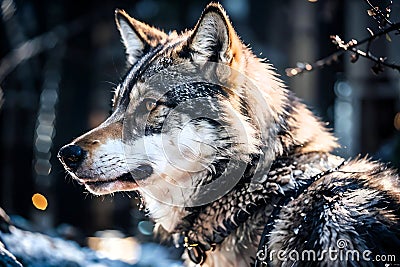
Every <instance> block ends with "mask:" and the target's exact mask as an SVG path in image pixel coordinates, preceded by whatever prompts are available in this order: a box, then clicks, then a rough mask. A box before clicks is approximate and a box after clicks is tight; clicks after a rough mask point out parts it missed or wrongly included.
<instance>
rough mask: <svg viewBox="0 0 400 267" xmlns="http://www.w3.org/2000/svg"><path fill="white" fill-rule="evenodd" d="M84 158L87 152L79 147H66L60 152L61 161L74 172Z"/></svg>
mask: <svg viewBox="0 0 400 267" xmlns="http://www.w3.org/2000/svg"><path fill="white" fill-rule="evenodd" d="M84 157H85V151H84V150H83V149H82V148H81V147H80V146H77V145H66V146H64V147H62V148H61V149H60V151H59V152H58V158H59V159H60V161H61V162H63V163H64V164H65V166H66V167H68V168H69V169H70V170H72V171H74V170H76V169H77V168H78V167H79V164H81V162H82V160H83V158H84Z"/></svg>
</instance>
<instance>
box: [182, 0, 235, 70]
mask: <svg viewBox="0 0 400 267" xmlns="http://www.w3.org/2000/svg"><path fill="white" fill-rule="evenodd" d="M238 43H240V40H239V38H238V37H237V35H236V33H235V30H234V29H233V27H232V25H231V23H230V21H229V18H228V16H227V15H226V13H225V10H224V9H223V8H222V6H221V5H220V4H218V3H211V4H209V5H208V6H207V7H206V8H205V9H204V11H203V13H202V14H201V17H200V19H199V21H198V22H197V24H196V26H195V28H194V30H193V32H192V34H191V36H190V37H189V39H188V45H189V48H190V51H191V52H192V55H194V56H195V57H196V58H199V59H200V60H204V61H208V60H211V61H222V62H224V63H230V62H231V61H232V59H233V57H234V56H235V50H236V47H237V45H238Z"/></svg>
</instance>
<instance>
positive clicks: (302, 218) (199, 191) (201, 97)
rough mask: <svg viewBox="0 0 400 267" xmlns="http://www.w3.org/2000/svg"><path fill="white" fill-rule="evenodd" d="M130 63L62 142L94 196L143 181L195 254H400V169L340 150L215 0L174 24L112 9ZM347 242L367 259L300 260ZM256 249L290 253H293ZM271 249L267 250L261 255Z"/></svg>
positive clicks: (250, 259) (193, 259)
mask: <svg viewBox="0 0 400 267" xmlns="http://www.w3.org/2000/svg"><path fill="white" fill-rule="evenodd" d="M115 14H116V23H117V26H118V30H119V32H120V34H121V38H122V42H123V43H124V45H125V47H126V53H127V62H128V71H127V74H126V75H125V77H124V78H123V80H122V81H121V82H120V83H119V85H118V86H117V88H116V90H115V94H114V99H113V109H112V114H111V115H110V117H109V118H108V119H107V120H106V121H105V122H103V123H102V124H101V125H99V126H98V127H96V128H94V129H93V130H91V131H89V132H88V133H86V134H84V135H82V136H80V137H78V138H76V139H75V140H74V141H73V142H71V143H70V144H68V145H66V146H64V147H63V148H62V149H61V150H60V151H59V155H58V156H59V158H60V160H61V162H62V163H63V165H64V167H65V169H66V170H67V171H68V172H69V173H70V174H71V176H72V177H73V178H74V179H76V180H77V181H79V182H80V183H81V184H83V185H84V186H85V188H86V189H87V190H88V191H89V192H91V193H93V194H95V195H102V194H110V193H113V192H118V191H137V192H138V193H139V194H140V197H141V200H142V202H143V204H144V205H145V207H146V210H147V212H148V214H149V216H150V217H151V219H152V220H154V221H155V223H156V227H155V233H156V235H158V237H159V238H160V239H162V240H165V241H170V242H172V243H175V245H177V246H184V247H185V250H186V251H185V253H184V254H183V258H184V260H185V263H186V264H187V265H188V266H195V265H196V264H197V265H201V266H250V265H251V264H256V265H258V266H263V265H272V266H281V265H282V266H302V265H325V266H328V265H329V266H331V265H332V266H341V265H343V266H345V265H351V266H369V265H370V266H373V265H374V264H376V263H377V262H374V261H372V260H373V259H374V257H375V256H376V255H394V256H396V257H397V263H398V261H399V260H400V253H399V248H400V227H399V226H400V225H399V215H400V205H399V202H400V186H399V179H398V177H397V175H396V174H395V171H393V170H391V169H390V168H388V167H386V166H385V165H383V164H381V163H378V162H374V161H371V160H369V159H366V158H357V159H354V160H347V161H345V160H344V159H342V158H340V157H338V156H335V155H333V154H331V152H332V150H334V149H335V148H337V147H338V144H337V142H336V139H335V138H334V137H333V135H332V134H331V133H330V132H329V130H328V129H327V128H326V127H325V126H324V124H323V123H322V122H321V121H320V120H319V119H318V118H317V117H315V116H314V115H313V114H312V113H311V112H310V110H309V109H308V108H307V107H306V106H305V105H304V104H303V103H302V102H301V101H299V99H298V98H296V97H295V96H294V95H293V94H292V93H291V92H290V91H289V90H287V88H286V87H285V85H284V84H283V83H282V81H281V80H280V79H279V78H278V77H277V74H276V73H275V71H274V68H273V67H272V66H271V65H270V64H269V63H266V62H265V61H264V60H262V59H259V58H257V57H256V56H255V55H254V54H253V53H252V51H251V50H250V48H249V47H248V46H246V45H244V44H243V43H242V41H241V40H240V38H239V37H238V35H237V34H236V32H235V30H234V29H233V27H232V25H231V22H230V21H229V19H228V17H227V15H226V13H225V11H224V10H223V8H222V7H221V6H220V5H219V4H217V3H211V4H209V5H208V6H207V7H206V8H205V10H204V11H203V13H202V15H201V17H200V19H199V21H198V22H197V24H196V25H195V27H194V29H193V30H187V31H185V32H182V33H180V34H178V33H177V32H170V33H168V34H167V33H165V32H163V31H161V30H159V29H156V28H154V27H150V26H148V25H146V24H144V23H142V22H140V21H137V20H135V19H133V18H131V17H130V16H129V15H128V14H127V13H125V12H124V11H122V10H116V13H115ZM340 240H345V246H341V247H340V249H341V250H342V251H343V252H346V251H350V250H352V251H354V250H356V251H359V252H360V255H361V253H362V252H364V251H366V250H368V251H371V253H370V254H368V255H369V259H364V258H360V259H359V260H357V259H351V258H350V259H347V260H343V259H342V260H340V259H336V260H332V259H329V258H327V257H326V258H323V257H322V258H321V259H318V262H315V261H312V260H310V259H293V257H288V255H289V253H290V252H291V251H294V250H295V251H297V252H298V253H301V252H302V251H304V250H308V251H315V253H316V254H317V255H323V253H322V252H323V251H327V250H329V249H334V248H337V247H338V241H340ZM260 249H263V250H264V254H265V253H268V251H283V254H282V255H286V257H275V256H274V255H272V254H271V255H267V257H263V258H262V259H260V257H259V255H260V253H259V252H260ZM264 256H265V255H264Z"/></svg>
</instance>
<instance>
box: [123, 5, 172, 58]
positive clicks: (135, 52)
mask: <svg viewBox="0 0 400 267" xmlns="http://www.w3.org/2000/svg"><path fill="white" fill-rule="evenodd" d="M115 21H116V23H117V27H118V30H119V32H120V34H121V39H122V42H123V43H124V45H125V48H126V53H127V55H128V63H129V64H130V65H133V64H135V62H136V61H137V60H138V59H139V58H140V57H142V55H143V54H144V53H145V52H146V50H149V49H150V48H152V47H155V46H157V45H158V44H159V43H161V42H162V41H163V40H165V39H166V38H167V34H165V33H164V32H163V31H160V30H158V29H156V28H153V27H150V26H149V25H147V24H145V23H143V22H140V21H138V20H136V19H134V18H131V17H130V16H129V15H128V14H127V13H126V12H125V11H123V10H119V9H116V10H115Z"/></svg>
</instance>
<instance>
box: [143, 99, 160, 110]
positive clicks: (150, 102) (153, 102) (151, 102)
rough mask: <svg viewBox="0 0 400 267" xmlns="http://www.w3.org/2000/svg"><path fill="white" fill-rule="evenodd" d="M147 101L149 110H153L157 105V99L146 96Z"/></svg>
mask: <svg viewBox="0 0 400 267" xmlns="http://www.w3.org/2000/svg"><path fill="white" fill-rule="evenodd" d="M143 101H145V104H146V109H147V111H152V110H153V109H154V108H155V107H156V106H157V101H156V100H155V99H153V98H146V99H144V100H143Z"/></svg>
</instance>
